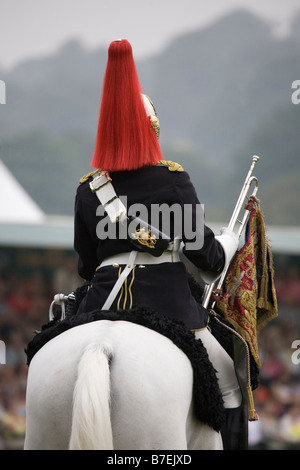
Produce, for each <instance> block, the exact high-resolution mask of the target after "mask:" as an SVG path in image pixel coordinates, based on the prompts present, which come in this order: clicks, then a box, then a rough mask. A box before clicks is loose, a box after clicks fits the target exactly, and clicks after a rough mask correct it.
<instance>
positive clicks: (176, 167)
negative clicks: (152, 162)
mask: <svg viewBox="0 0 300 470" xmlns="http://www.w3.org/2000/svg"><path fill="white" fill-rule="evenodd" d="M158 165H163V166H167V167H168V170H169V171H180V172H181V171H184V169H183V168H182V166H181V165H180V164H179V163H176V162H172V160H160V161H159V162H158Z"/></svg>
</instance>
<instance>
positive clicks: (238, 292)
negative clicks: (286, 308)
mask: <svg viewBox="0 0 300 470" xmlns="http://www.w3.org/2000/svg"><path fill="white" fill-rule="evenodd" d="M218 309H219V310H220V311H221V312H222V313H223V314H224V316H225V318H226V319H227V320H228V321H230V323H231V324H232V325H233V327H234V328H235V329H236V331H237V332H238V333H239V334H240V335H242V337H243V338H244V339H245V340H246V341H247V343H248V345H249V348H250V351H251V353H252V355H253V357H254V359H255V361H256V364H257V366H258V367H261V362H260V358H259V351H258V342H257V335H258V332H259V331H260V330H261V328H262V327H263V326H265V325H266V324H267V323H268V322H269V321H270V320H272V319H273V318H275V317H276V316H277V315H278V311H277V299H276V292H275V286H274V270H273V259H272V252H271V249H270V246H269V242H268V240H267V238H266V230H265V223H264V217H263V214H262V212H261V210H260V208H259V207H258V205H257V204H255V208H254V209H253V210H252V211H251V213H250V217H249V221H248V224H247V227H246V233H245V244H244V246H243V247H242V248H241V249H240V250H238V251H237V252H236V255H235V257H234V258H233V260H232V263H231V265H230V268H229V270H228V273H227V276H226V279H225V282H224V285H223V298H222V300H220V301H219V302H218Z"/></svg>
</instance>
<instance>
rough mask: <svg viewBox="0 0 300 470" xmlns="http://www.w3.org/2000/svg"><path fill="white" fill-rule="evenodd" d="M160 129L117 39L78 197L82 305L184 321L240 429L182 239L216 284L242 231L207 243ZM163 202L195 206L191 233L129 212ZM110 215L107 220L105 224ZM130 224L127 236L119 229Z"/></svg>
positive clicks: (225, 364)
mask: <svg viewBox="0 0 300 470" xmlns="http://www.w3.org/2000/svg"><path fill="white" fill-rule="evenodd" d="M158 137H159V121H158V116H157V113H156V110H155V108H154V105H153V103H152V102H151V100H150V99H149V98H148V97H147V96H146V95H144V94H143V93H142V89H141V86H140V83H139V79H138V75H137V71H136V67H135V63H134V59H133V56H132V48H131V45H130V44H129V42H128V41H127V40H117V41H113V42H112V43H111V44H110V47H109V50H108V61H107V67H106V72H105V76H104V83H103V90H102V99H101V108H100V116H99V123H98V130H97V136H96V144H95V151H94V156H93V159H92V162H91V165H92V167H94V168H96V170H95V171H92V172H91V173H89V174H88V175H86V176H84V177H83V178H82V179H81V180H80V185H79V187H78V190H77V194H76V201H75V241H74V246H75V250H76V251H77V253H78V255H79V265H78V270H79V274H80V275H81V277H82V278H83V279H85V280H87V281H88V282H89V283H90V285H89V289H88V291H87V293H86V295H85V297H84V298H83V300H82V301H81V304H80V306H79V311H78V313H81V312H88V311H92V310H95V309H97V308H98V309H99V308H102V309H103V308H104V309H111V310H114V311H117V310H122V309H131V308H136V307H138V306H146V307H147V308H149V309H151V310H155V311H156V312H158V313H159V314H161V315H162V316H166V317H169V318H173V319H175V320H179V321H182V322H183V323H184V324H185V325H186V327H187V328H188V329H189V330H193V331H194V332H195V336H196V338H197V339H201V341H202V342H203V344H204V346H205V348H206V349H207V352H208V355H209V358H210V361H211V362H212V364H213V366H214V368H215V369H216V371H217V377H218V380H219V386H220V390H221V393H222V396H223V400H224V406H225V408H226V414H227V418H228V422H227V424H228V423H229V424H228V426H230V427H231V430H232V429H233V427H234V424H235V423H236V422H237V423H238V425H239V423H240V419H241V418H240V416H241V413H242V396H241V392H240V387H239V383H238V380H237V378H236V374H235V370H234V364H233V360H232V359H231V358H230V357H229V355H228V354H227V353H226V352H225V350H224V349H223V348H222V346H221V345H220V344H219V342H218V341H217V340H216V339H215V337H214V336H213V335H212V334H211V333H210V330H209V328H208V319H209V313H208V311H207V310H206V309H205V308H204V307H203V306H202V305H201V303H199V302H197V300H196V299H195V297H194V296H193V294H192V292H191V288H190V284H189V273H188V272H187V269H186V267H185V264H184V263H183V262H182V261H181V257H180V256H179V246H180V244H182V246H183V249H182V252H183V254H184V255H185V257H186V258H187V259H188V260H189V262H191V263H192V264H193V265H194V266H196V268H198V270H199V272H201V274H202V278H203V280H204V281H205V282H212V281H214V280H216V279H217V278H218V277H219V276H220V275H221V273H222V271H223V269H224V266H225V265H228V263H229V261H230V259H231V258H232V257H233V255H234V253H235V251H236V249H237V246H238V239H237V237H236V235H235V234H234V233H233V232H232V231H230V230H228V229H222V231H221V234H220V235H218V236H215V235H214V233H213V232H212V230H211V229H210V228H209V227H207V226H206V225H205V224H204V223H203V224H202V226H201V229H200V231H201V236H202V243H201V246H200V247H199V246H198V245H197V244H196V243H195V241H196V235H197V230H198V225H197V220H198V219H197V217H198V216H199V211H200V212H201V210H202V209H201V207H202V206H201V204H200V202H199V200H198V198H197V195H196V191H195V189H194V186H193V184H192V183H191V180H190V178H189V175H188V173H187V172H186V171H184V170H183V168H182V167H181V165H179V164H175V163H173V162H169V161H165V160H164V159H163V156H162V152H161V149H160V146H159V141H158ZM124 197H125V198H126V204H127V206H125V204H124V203H123V199H124ZM122 198H123V199H122ZM162 204H166V205H167V206H168V207H172V206H173V205H176V207H177V208H181V209H182V219H181V220H182V224H183V220H184V211H185V210H187V208H188V210H189V211H190V213H189V217H190V219H189V220H191V224H192V233H193V234H194V236H193V238H187V236H186V231H185V230H184V227H181V230H178V227H177V228H176V227H175V226H173V225H172V223H171V224H170V231H169V233H167V234H165V233H164V232H163V230H162V221H160V224H159V226H154V225H153V224H152V221H151V220H149V219H148V220H146V221H145V220H144V219H143V218H141V217H139V215H140V211H138V214H134V213H133V214H131V217H129V212H130V210H131V209H132V207H137V208H139V209H141V207H144V208H146V209H147V211H148V212H147V213H148V214H149V213H150V212H151V208H153V206H154V205H156V206H159V205H162ZM101 208H102V209H104V210H102V212H101V211H99V209H101ZM99 214H100V215H99ZM105 217H106V221H107V224H106V225H104V224H103V223H102V225H101V222H103V221H104V220H105ZM203 219H204V217H203ZM129 222H134V223H135V224H136V225H135V227H136V231H134V232H132V231H131V230H127V229H128V225H129ZM99 223H100V226H101V227H105V226H106V232H105V231H104V230H103V231H102V233H99V230H97V226H98V228H99ZM110 224H113V225H114V227H115V228H117V231H115V232H112V233H116V237H109V236H106V235H107V234H109V230H110V228H109V226H110ZM124 227H125V228H126V230H127V232H126V237H122V236H121V234H122V233H123V232H122V231H123V228H124ZM195 231H196V232H195ZM100 232H101V231H100ZM133 234H134V236H131V235H133ZM193 242H194V243H193ZM151 245H152V246H151ZM195 247H196V249H195ZM225 434H226V435H227V436H228V433H224V436H225ZM231 436H233V434H232V433H231ZM224 439H225V438H224ZM227 441H228V442H229V441H231V443H229V444H228V445H227V444H225V448H241V445H242V446H243V445H245V443H243V444H240V443H239V442H238V439H236V438H233V439H232V438H230V439H228V438H226V439H225V442H227Z"/></svg>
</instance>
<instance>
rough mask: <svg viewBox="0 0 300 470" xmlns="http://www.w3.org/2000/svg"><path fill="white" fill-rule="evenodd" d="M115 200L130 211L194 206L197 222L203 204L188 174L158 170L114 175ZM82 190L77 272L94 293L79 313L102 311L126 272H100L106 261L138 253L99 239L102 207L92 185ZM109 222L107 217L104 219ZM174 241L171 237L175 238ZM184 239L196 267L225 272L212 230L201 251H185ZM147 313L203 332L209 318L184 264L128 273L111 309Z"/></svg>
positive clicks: (128, 246)
mask: <svg viewBox="0 0 300 470" xmlns="http://www.w3.org/2000/svg"><path fill="white" fill-rule="evenodd" d="M110 176H111V178H112V184H113V187H114V189H115V192H116V194H117V195H118V196H119V197H121V196H126V197H127V207H130V206H131V205H132V204H135V203H141V204H144V205H145V206H146V207H147V208H149V214H150V208H151V204H163V203H166V204H168V205H169V206H172V205H173V204H180V205H181V206H182V208H183V207H184V205H185V204H190V205H191V207H192V208H193V217H194V216H195V211H196V205H197V204H200V202H199V200H198V198H197V195H196V191H195V188H194V186H193V184H192V183H191V181H190V178H189V175H188V173H187V172H185V171H169V168H168V166H165V165H157V166H152V167H143V168H141V169H138V170H132V171H123V172H113V173H110ZM90 181H91V177H90V178H88V179H87V181H85V182H83V183H82V184H80V186H79V187H78V189H77V194H76V200H75V239H74V247H75V250H76V251H77V253H78V255H79V264H78V271H79V274H80V276H81V277H82V278H83V279H86V280H88V281H91V284H92V287H91V288H90V289H89V291H88V293H87V295H86V297H85V298H84V300H83V301H82V304H81V306H80V311H86V312H87V311H91V310H94V309H97V308H101V307H102V305H103V304H104V302H105V300H106V299H107V297H108V295H109V293H110V292H111V290H112V288H113V286H114V284H115V282H116V281H117V279H118V277H119V275H120V272H121V270H122V269H123V267H124V266H113V265H111V266H104V267H102V268H100V269H97V267H98V266H99V265H100V263H101V261H102V260H104V259H105V258H107V257H109V256H112V255H117V254H118V253H124V252H128V255H129V252H130V251H132V250H133V249H135V248H134V247H133V245H132V243H131V242H130V241H129V240H125V239H101V237H100V238H98V236H97V233H96V227H97V224H98V223H99V221H100V220H101V216H97V215H96V211H97V208H98V206H99V204H100V202H99V200H98V198H97V196H96V195H95V194H93V193H92V191H91V189H90V187H89V182H90ZM104 216H105V215H104ZM171 235H172V233H171ZM190 241H191V240H188V242H190ZM186 242H187V240H186V239H185V236H184V233H183V253H184V255H185V256H186V257H187V258H188V260H189V261H190V262H191V263H192V264H194V265H195V266H196V267H199V268H201V269H202V270H204V271H213V272H219V271H221V270H222V269H223V266H224V252H223V249H222V247H221V245H220V244H219V242H218V241H217V240H216V239H215V236H214V234H213V232H212V230H211V229H210V228H208V227H207V226H204V243H203V247H202V248H201V249H198V250H194V249H193V250H187V249H186V247H185V244H186ZM138 306H143V307H148V308H149V309H152V310H156V311H157V312H159V313H162V314H164V315H167V316H169V317H171V318H174V319H177V320H180V321H183V322H184V323H185V324H186V326H187V327H188V328H190V329H198V328H203V327H204V326H205V325H206V323H207V318H208V312H207V311H206V309H204V308H203V307H202V306H201V305H199V304H198V303H197V302H196V301H195V299H194V297H193V296H192V294H191V291H190V287H189V283H188V273H187V270H186V267H185V264H184V263H183V262H175V263H161V264H157V265H149V264H147V265H145V266H143V265H142V266H139V265H137V266H136V268H135V269H134V270H133V271H132V272H131V273H130V275H129V277H128V278H127V280H126V282H125V283H124V285H123V288H122V289H121V291H120V292H119V293H118V295H117V297H116V300H115V301H114V303H113V305H112V307H111V309H113V310H115V309H128V308H132V307H138Z"/></svg>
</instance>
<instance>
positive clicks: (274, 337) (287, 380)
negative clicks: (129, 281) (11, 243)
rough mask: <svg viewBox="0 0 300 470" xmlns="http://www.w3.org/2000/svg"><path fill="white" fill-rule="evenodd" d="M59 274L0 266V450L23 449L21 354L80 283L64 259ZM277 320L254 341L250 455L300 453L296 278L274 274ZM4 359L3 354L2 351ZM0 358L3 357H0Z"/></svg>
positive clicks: (294, 271)
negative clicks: (58, 299)
mask: <svg viewBox="0 0 300 470" xmlns="http://www.w3.org/2000/svg"><path fill="white" fill-rule="evenodd" d="M60 266H61V267H60V268H55V269H54V268H53V267H51V269H48V270H47V269H45V267H44V268H43V269H41V268H35V269H32V270H31V272H29V273H28V272H27V273H26V274H22V273H21V272H20V271H18V269H16V270H14V269H11V268H10V269H7V267H6V266H1V260H0V340H1V344H2V345H5V351H4V352H5V363H3V362H4V361H3V360H2V361H1V362H2V363H1V364H0V449H22V448H23V442H24V434H25V422H26V413H25V409H26V407H25V398H26V382H27V372H28V367H27V364H26V355H25V352H24V348H25V347H26V345H27V344H28V342H29V341H30V340H31V339H32V337H33V335H34V331H35V330H38V329H40V327H41V325H42V324H45V323H47V321H48V310H49V305H50V303H51V301H52V300H53V295H54V294H55V293H58V292H64V293H70V292H71V291H72V290H73V289H74V288H76V287H77V286H78V285H80V283H81V282H82V280H80V279H79V278H78V275H77V270H76V260H75V258H74V256H73V255H70V253H67V252H66V253H65V254H64V258H63V262H61V263H60ZM276 288H277V297H278V303H279V317H278V319H276V320H273V321H272V322H271V323H270V324H269V325H268V326H266V327H265V328H264V329H263V330H262V331H261V333H260V335H259V349H260V356H261V362H262V368H261V371H260V385H259V387H258V388H257V389H256V391H255V392H254V399H255V405H256V410H257V412H258V414H259V416H260V419H259V421H255V422H251V423H249V446H250V449H253V450H256V449H267V450H277V449H278V450H279V449H287V450H290V449H295V450H296V449H297V450H299V449H300V349H299V354H298V352H297V351H298V350H297V345H298V342H299V345H300V315H299V313H300V273H299V270H298V268H297V267H295V266H290V267H289V270H288V271H287V270H283V269H281V270H279V271H277V272H276ZM2 353H3V350H2ZM0 358H3V354H2V355H1V356H0Z"/></svg>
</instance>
